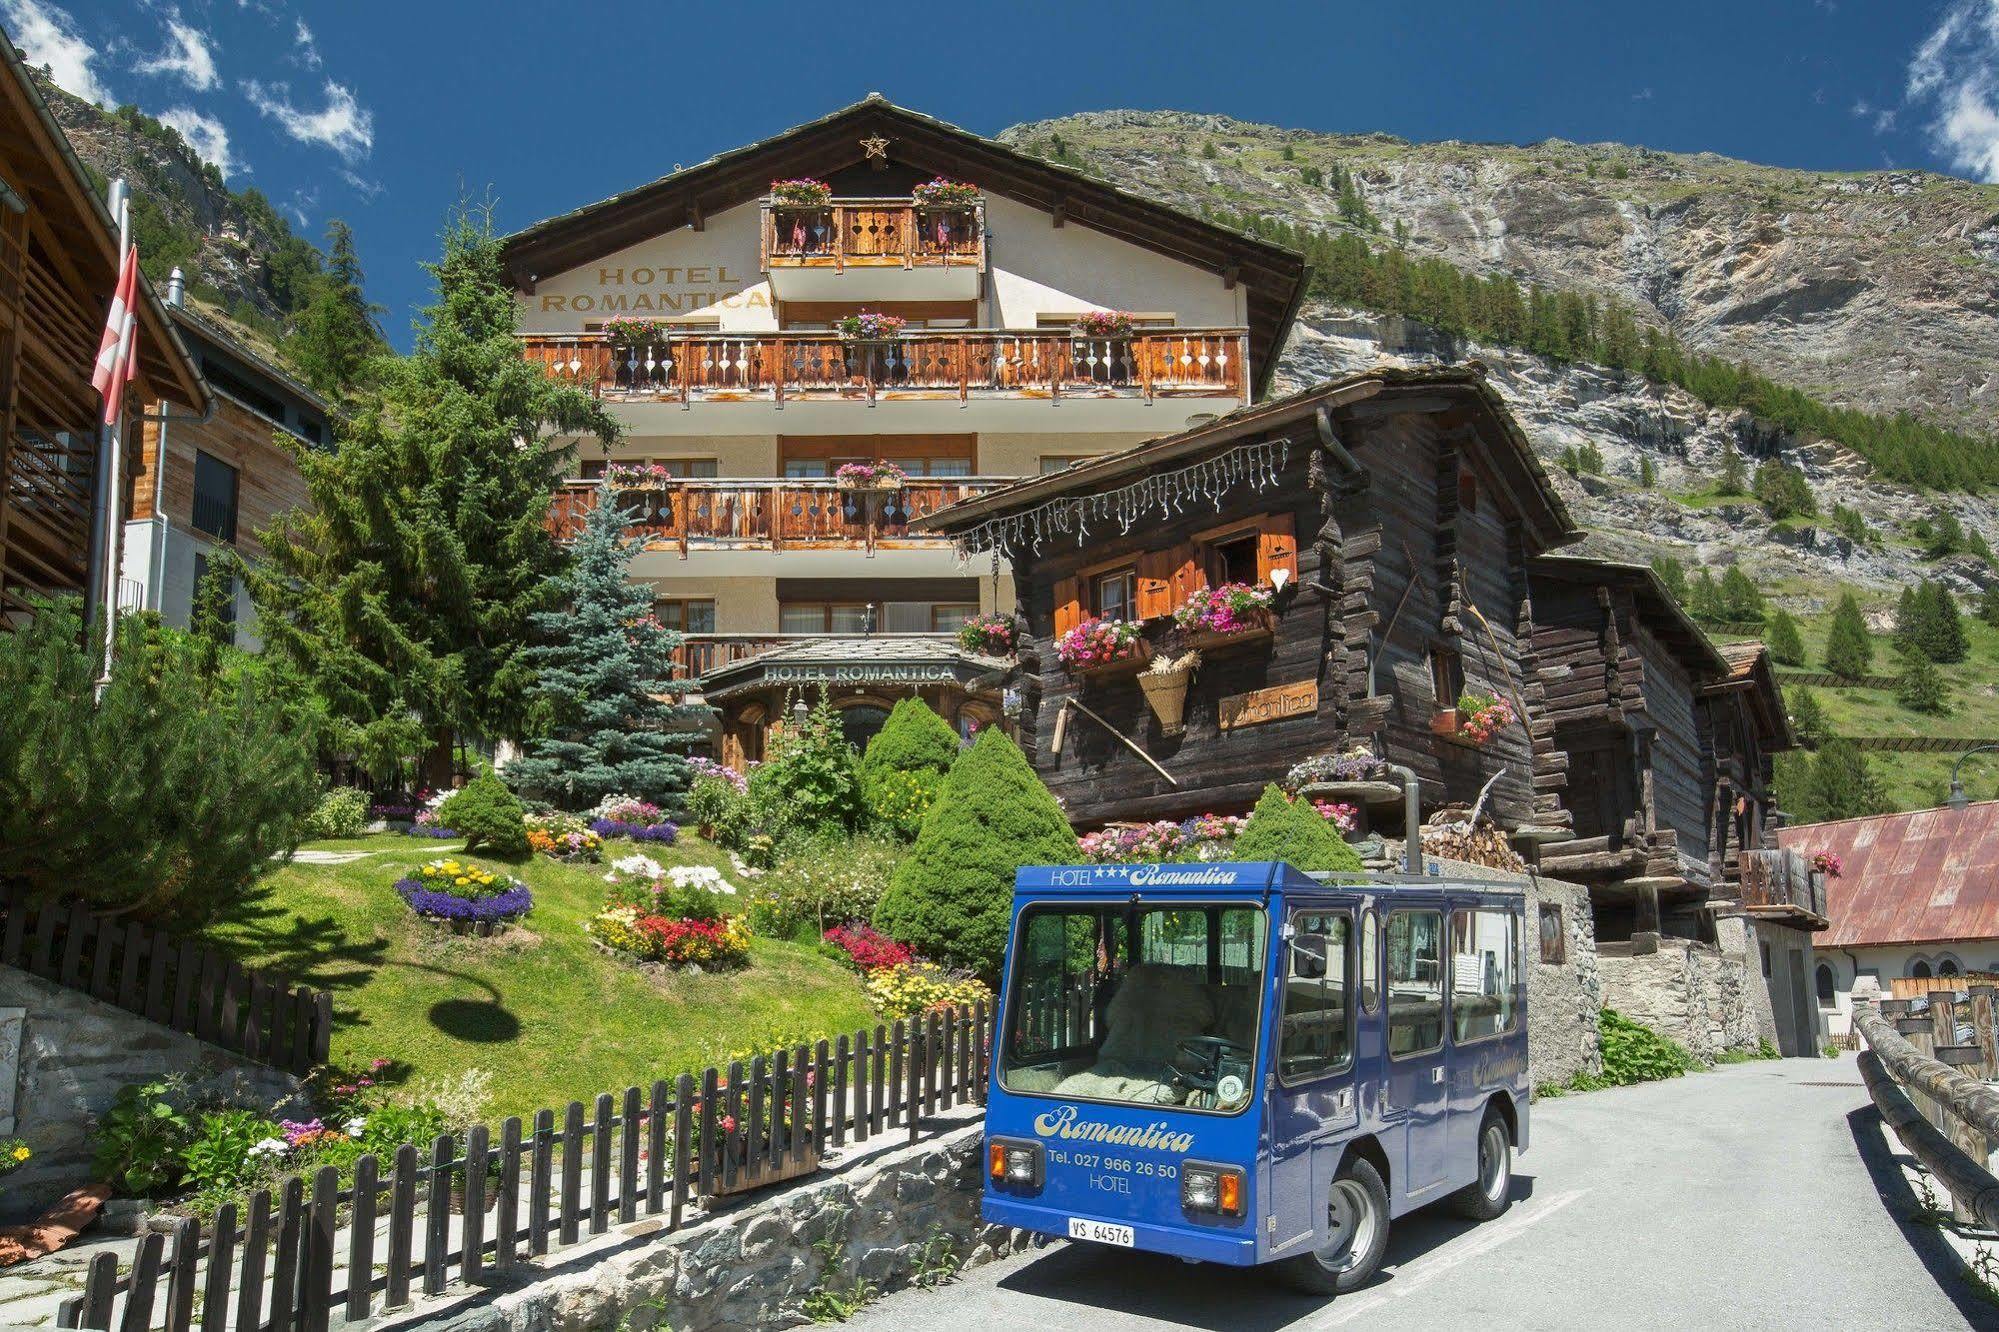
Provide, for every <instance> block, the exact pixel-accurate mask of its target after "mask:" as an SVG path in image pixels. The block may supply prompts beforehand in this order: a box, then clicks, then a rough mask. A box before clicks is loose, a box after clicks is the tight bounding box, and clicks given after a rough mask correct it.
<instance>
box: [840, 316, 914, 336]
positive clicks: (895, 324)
mask: <svg viewBox="0 0 1999 1332" xmlns="http://www.w3.org/2000/svg"><path fill="white" fill-rule="evenodd" d="M908 323H909V321H908V320H906V319H904V318H903V317H902V316H901V315H892V314H881V313H879V312H877V311H874V310H863V311H861V312H860V313H859V314H850V315H844V316H842V317H841V318H839V319H836V320H834V321H833V331H834V332H835V333H838V334H839V335H840V337H841V338H842V339H843V340H845V341H847V342H892V341H894V340H895V339H896V338H899V337H901V336H902V330H903V328H904V326H906V325H907V324H908Z"/></svg>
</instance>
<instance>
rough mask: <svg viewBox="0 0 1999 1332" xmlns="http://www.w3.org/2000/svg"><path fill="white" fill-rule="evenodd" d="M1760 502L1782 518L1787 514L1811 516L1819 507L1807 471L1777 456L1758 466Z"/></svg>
mask: <svg viewBox="0 0 1999 1332" xmlns="http://www.w3.org/2000/svg"><path fill="white" fill-rule="evenodd" d="M1756 502H1757V503H1759V504H1761V505H1762V506H1763V512H1765V513H1767V514H1769V515H1770V517H1772V518H1774V519H1776V520H1778V521H1779V522H1781V521H1783V520H1784V519H1786V518H1809V517H1811V516H1812V515H1814V514H1816V513H1817V512H1818V511H1819V504H1818V499H1817V497H1816V496H1814V495H1813V494H1812V488H1811V485H1810V483H1808V482H1807V481H1806V480H1805V474H1804V473H1803V472H1801V471H1799V470H1798V469H1797V468H1795V467H1791V466H1788V465H1786V464H1785V463H1783V462H1780V461H1779V460H1777V459H1775V458H1772V459H1770V460H1769V461H1767V462H1765V463H1762V464H1761V465H1759V466H1758V467H1757V469H1756Z"/></svg>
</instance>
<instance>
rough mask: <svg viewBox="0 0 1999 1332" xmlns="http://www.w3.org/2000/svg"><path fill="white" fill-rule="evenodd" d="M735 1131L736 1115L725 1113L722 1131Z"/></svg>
mask: <svg viewBox="0 0 1999 1332" xmlns="http://www.w3.org/2000/svg"><path fill="white" fill-rule="evenodd" d="M735 1131H736V1117H735V1116H734V1115H723V1116H722V1132H724V1133H734V1132H735Z"/></svg>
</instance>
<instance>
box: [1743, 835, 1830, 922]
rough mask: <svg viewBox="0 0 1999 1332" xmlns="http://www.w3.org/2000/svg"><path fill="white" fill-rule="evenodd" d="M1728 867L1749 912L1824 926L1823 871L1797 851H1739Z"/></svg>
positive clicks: (1744, 908)
mask: <svg viewBox="0 0 1999 1332" xmlns="http://www.w3.org/2000/svg"><path fill="white" fill-rule="evenodd" d="M1729 871H1730V872H1729V877H1730V878H1732V879H1733V880H1734V881H1735V888H1736V896H1737V900H1739V901H1740V902H1741V903H1742V909H1743V910H1744V911H1745V912H1746V913H1748V914H1749V915H1751V916H1760V917H1765V918H1768V919H1774V920H1777V921H1780V922H1782V923H1783V924H1786V925H1794V926H1797V927H1799V928H1801V929H1807V930H1822V929H1825V928H1826V926H1827V920H1826V901H1825V875H1823V874H1819V873H1817V872H1815V871H1814V870H1813V869H1812V866H1811V862H1810V861H1809V860H1807V859H1805V857H1804V856H1802V855H1800V854H1799V853H1798V852H1796V851H1761V850H1758V851H1739V852H1737V853H1736V855H1735V858H1734V859H1733V861H1732V862H1731V864H1730V866H1729Z"/></svg>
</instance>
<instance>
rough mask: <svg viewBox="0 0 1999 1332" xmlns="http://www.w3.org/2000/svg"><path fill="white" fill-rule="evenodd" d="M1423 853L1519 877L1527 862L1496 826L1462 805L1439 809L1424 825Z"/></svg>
mask: <svg viewBox="0 0 1999 1332" xmlns="http://www.w3.org/2000/svg"><path fill="white" fill-rule="evenodd" d="M1423 852H1424V854H1426V855H1432V856H1438V857H1441V858H1443V859H1445V860H1461V861H1463V862H1465V863H1466V864H1468V865H1484V866H1486V867H1487V868H1489V869H1497V870H1512V871H1514V872H1516V873H1518V872H1520V871H1523V870H1525V869H1526V868H1527V862H1526V861H1524V860H1522V859H1521V858H1520V853H1519V852H1518V851H1515V850H1514V849H1513V844H1512V843H1511V842H1509V841H1508V840H1507V839H1506V833H1505V831H1504V830H1502V829H1501V828H1500V827H1499V825H1497V824H1495V823H1494V822H1493V821H1492V820H1491V819H1489V818H1487V817H1485V815H1484V814H1483V813H1482V812H1480V811H1477V810H1473V809H1467V808H1465V807H1464V806H1463V805H1455V806H1449V807H1446V808H1444V809H1440V810H1438V811H1437V812H1436V813H1435V814H1432V815H1431V816H1430V817H1429V819H1428V820H1426V821H1425V822H1424V825H1423Z"/></svg>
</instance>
